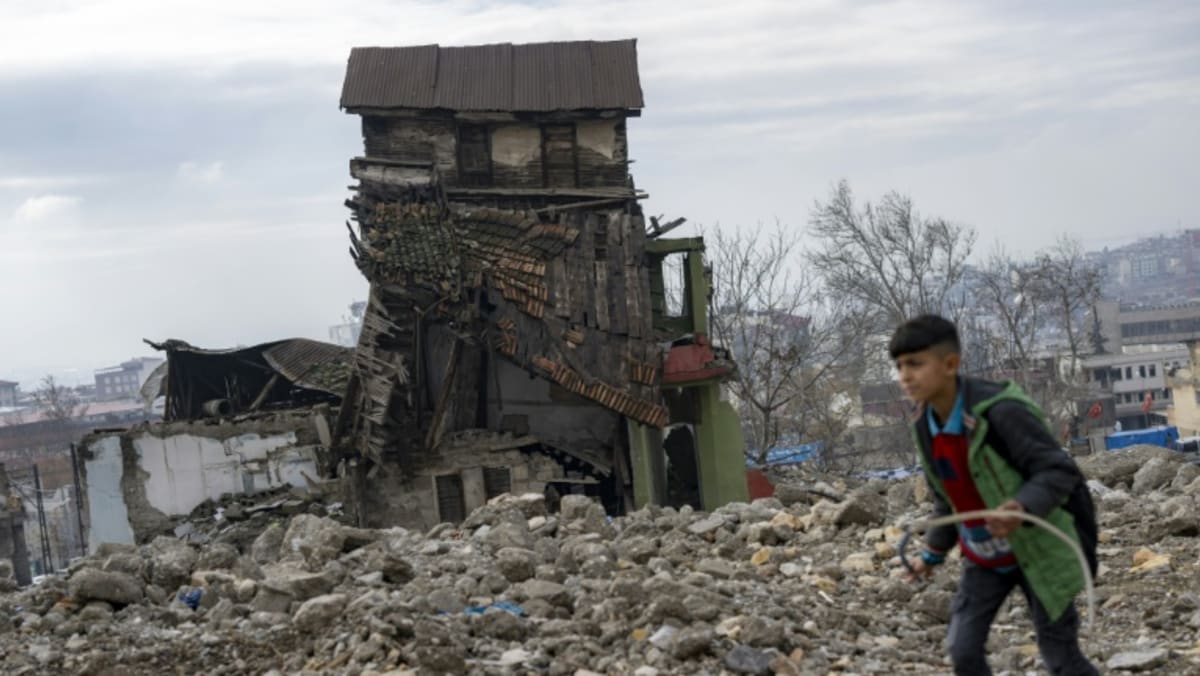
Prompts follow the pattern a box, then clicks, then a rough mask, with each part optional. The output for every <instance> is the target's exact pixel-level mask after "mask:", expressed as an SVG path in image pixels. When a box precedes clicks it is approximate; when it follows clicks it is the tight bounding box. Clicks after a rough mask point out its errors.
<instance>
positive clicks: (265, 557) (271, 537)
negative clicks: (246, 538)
mask: <svg viewBox="0 0 1200 676" xmlns="http://www.w3.org/2000/svg"><path fill="white" fill-rule="evenodd" d="M283 535H284V530H283V527H282V526H280V525H279V524H275V523H273V524H271V525H270V526H267V528H266V530H264V531H263V532H261V533H259V534H258V537H257V538H255V539H254V544H252V545H251V546H250V558H251V559H252V560H253V561H254V562H255V563H257V564H260V565H265V564H268V563H274V562H276V561H278V560H279V550H280V548H281V547H282V545H283Z"/></svg>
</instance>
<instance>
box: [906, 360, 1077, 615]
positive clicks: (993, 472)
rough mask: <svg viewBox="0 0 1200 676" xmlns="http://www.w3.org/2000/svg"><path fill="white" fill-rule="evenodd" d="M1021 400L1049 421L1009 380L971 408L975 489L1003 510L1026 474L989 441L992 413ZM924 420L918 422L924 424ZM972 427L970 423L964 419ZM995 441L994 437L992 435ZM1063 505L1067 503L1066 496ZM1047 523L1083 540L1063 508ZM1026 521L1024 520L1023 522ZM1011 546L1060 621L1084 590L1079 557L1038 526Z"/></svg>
mask: <svg viewBox="0 0 1200 676" xmlns="http://www.w3.org/2000/svg"><path fill="white" fill-rule="evenodd" d="M1006 400H1007V401H1017V402H1020V403H1022V404H1024V405H1025V406H1028V407H1029V409H1030V410H1032V411H1033V412H1034V413H1035V414H1036V415H1037V416H1038V418H1040V419H1041V420H1042V422H1043V423H1045V416H1044V415H1043V414H1042V411H1041V409H1040V408H1039V407H1038V405H1037V404H1036V403H1034V401H1033V400H1032V399H1030V398H1029V397H1028V396H1027V395H1026V394H1025V393H1024V392H1023V391H1022V390H1021V388H1020V387H1019V386H1017V385H1016V383H1012V382H1009V383H1008V384H1007V386H1006V387H1005V388H1004V390H1003V391H1002V392H1001V393H1000V394H997V395H996V396H994V397H992V398H990V399H986V400H984V401H982V402H979V403H978V404H975V405H974V406H972V407H971V410H970V413H971V415H972V416H973V417H974V430H971V431H970V435H971V436H970V442H969V446H968V451H967V466H968V468H969V470H970V472H971V479H972V481H974V482H975V489H976V490H977V491H979V495H980V497H982V498H983V502H984V504H986V505H987V506H988V507H989V508H994V507H998V506H1000V505H1001V504H1003V503H1005V502H1007V501H1008V500H1011V499H1012V498H1013V496H1015V495H1016V494H1017V491H1018V490H1020V488H1021V486H1022V485H1023V484H1024V483H1025V481H1024V479H1023V478H1022V477H1021V474H1020V473H1019V472H1017V470H1015V469H1013V467H1012V466H1011V465H1009V464H1008V463H1007V462H1005V460H1004V459H1003V458H1002V457H1001V455H1000V454H999V453H997V452H996V450H995V449H994V448H992V447H991V445H990V444H989V443H988V420H987V415H986V414H987V411H988V409H989V408H991V407H992V406H993V405H995V404H996V403H998V402H1001V401H1006ZM924 422H925V420H924V417H922V418H921V420H919V421H918V422H917V424H923V423H924ZM964 424H965V425H966V427H967V429H968V430H970V425H969V424H968V423H966V421H964ZM913 435H914V438H916V440H917V449H918V451H919V453H918V455H920V456H921V464H922V465H923V466H924V468H925V476H927V477H928V478H929V483H930V484H931V485H932V486H933V488H934V490H936V491H937V492H938V494H939V495H941V496H942V499H943V500H945V501H946V504H952V503H951V502H950V499H949V498H948V497H947V496H946V492H945V488H943V487H942V481H941V479H939V478H938V477H937V476H936V475H935V474H934V472H933V468H932V467H931V466H930V458H929V454H930V452H931V451H930V449H922V448H921V447H920V441H919V438H917V437H916V432H915V430H914V432H913ZM993 438H994V435H993ZM1063 502H1064V503H1065V502H1066V499H1065V498H1064V500H1063ZM1046 520H1047V521H1049V522H1050V523H1051V524H1053V525H1054V526H1055V527H1056V528H1058V529H1059V530H1061V531H1062V532H1063V533H1065V534H1067V535H1068V536H1070V537H1071V538H1072V539H1074V540H1075V542H1076V543H1078V542H1079V534H1078V533H1077V532H1076V531H1075V518H1074V517H1072V516H1071V514H1070V513H1068V512H1067V510H1065V509H1063V506H1062V505H1059V506H1058V507H1055V508H1054V509H1053V510H1051V512H1050V514H1048V515H1047V516H1046ZM1022 523H1024V522H1022ZM1008 543H1009V545H1010V546H1011V547H1012V551H1013V554H1014V555H1015V556H1016V558H1017V565H1018V566H1020V568H1021V572H1022V573H1023V574H1024V575H1025V579H1026V580H1028V582H1029V586H1030V587H1032V588H1033V593H1034V594H1035V595H1036V596H1037V598H1038V600H1039V601H1041V602H1042V607H1043V608H1045V609H1046V614H1047V615H1048V616H1049V617H1050V621H1051V622H1053V621H1055V620H1057V619H1058V618H1059V617H1060V616H1061V615H1062V613H1063V611H1065V610H1066V609H1067V608H1068V607H1070V606H1071V603H1072V602H1073V601H1074V600H1075V596H1076V595H1077V594H1078V593H1079V592H1080V591H1081V590H1082V589H1083V588H1084V585H1085V582H1084V576H1083V571H1082V570H1080V568H1079V559H1078V558H1077V557H1076V556H1075V553H1074V552H1072V551H1071V548H1070V547H1068V546H1067V545H1066V543H1064V542H1063V541H1062V540H1059V539H1058V538H1057V537H1055V536H1054V535H1053V534H1052V533H1049V532H1047V531H1046V530H1045V529H1044V528H1041V527H1039V526H1033V525H1029V526H1026V525H1022V526H1019V527H1018V528H1017V530H1015V531H1013V532H1012V533H1011V534H1010V535H1009V536H1008Z"/></svg>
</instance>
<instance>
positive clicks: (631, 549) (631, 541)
mask: <svg viewBox="0 0 1200 676" xmlns="http://www.w3.org/2000/svg"><path fill="white" fill-rule="evenodd" d="M613 548H614V549H615V550H616V554H617V557H618V558H621V559H624V560H626V561H632V562H633V563H636V564H638V565H645V564H646V562H648V561H649V560H650V559H651V557H653V556H654V555H655V554H657V553H658V543H657V542H655V541H654V540H653V539H652V538H649V537H646V536H644V535H636V536H633V537H630V538H624V539H622V540H620V541H618V542H617V543H616V544H615V545H614V546H613Z"/></svg>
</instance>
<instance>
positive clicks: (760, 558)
mask: <svg viewBox="0 0 1200 676" xmlns="http://www.w3.org/2000/svg"><path fill="white" fill-rule="evenodd" d="M770 560H771V548H770V547H761V548H759V549H758V551H756V552H754V554H752V555H751V556H750V564H751V565H753V566H761V565H764V564H766V563H767V562H768V561H770Z"/></svg>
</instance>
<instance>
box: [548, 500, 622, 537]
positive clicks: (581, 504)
mask: <svg viewBox="0 0 1200 676" xmlns="http://www.w3.org/2000/svg"><path fill="white" fill-rule="evenodd" d="M558 518H559V523H560V526H559V527H560V528H562V529H564V530H565V531H566V532H568V533H597V534H604V535H611V534H612V527H611V526H610V525H609V524H608V516H607V515H606V514H605V513H604V508H603V507H601V506H600V504H599V503H597V502H596V501H595V500H593V499H592V498H589V497H588V496H586V495H564V496H563V498H562V502H561V503H560V504H559V512H558Z"/></svg>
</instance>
